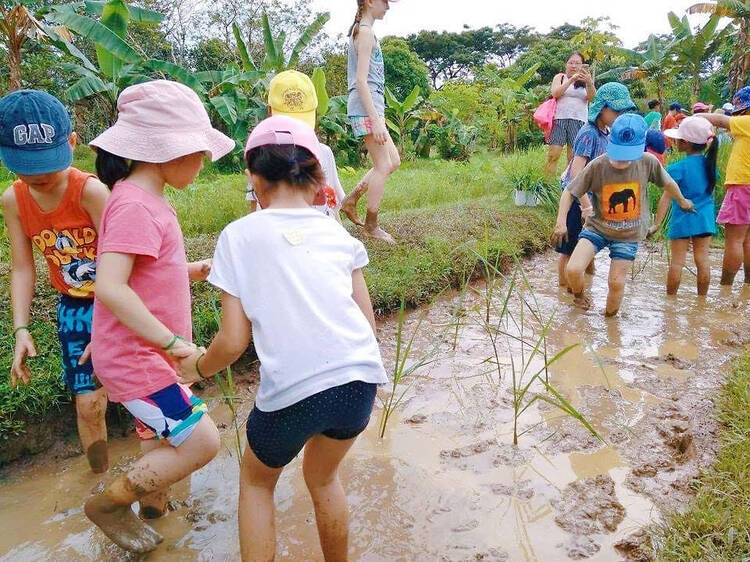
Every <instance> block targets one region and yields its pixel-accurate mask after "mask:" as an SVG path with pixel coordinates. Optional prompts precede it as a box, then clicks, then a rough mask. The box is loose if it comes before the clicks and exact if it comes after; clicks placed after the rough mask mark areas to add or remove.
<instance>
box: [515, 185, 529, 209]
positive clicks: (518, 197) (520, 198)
mask: <svg viewBox="0 0 750 562" xmlns="http://www.w3.org/2000/svg"><path fill="white" fill-rule="evenodd" d="M513 200H514V202H515V204H516V207H523V206H524V205H526V192H525V191H519V190H518V189H514V190H513Z"/></svg>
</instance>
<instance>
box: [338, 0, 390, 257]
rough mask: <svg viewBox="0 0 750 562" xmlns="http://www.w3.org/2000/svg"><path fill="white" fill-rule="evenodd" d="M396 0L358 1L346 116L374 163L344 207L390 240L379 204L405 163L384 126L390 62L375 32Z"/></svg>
mask: <svg viewBox="0 0 750 562" xmlns="http://www.w3.org/2000/svg"><path fill="white" fill-rule="evenodd" d="M389 1H390V2H395V1H396V0H357V15H356V16H355V18H354V23H353V24H352V27H351V28H350V29H349V54H348V57H349V58H348V61H349V63H348V69H347V77H348V82H349V101H348V103H347V110H346V111H347V114H348V115H349V119H350V120H351V122H352V128H353V130H354V135H355V136H357V137H364V139H365V147H367V152H368V154H369V155H370V158H371V159H372V163H373V167H372V168H371V169H370V170H369V171H368V172H367V173H366V174H365V176H364V177H363V178H362V180H361V181H360V182H359V184H358V185H357V187H355V188H354V189H353V190H352V192H351V193H349V195H348V196H347V197H346V199H344V202H343V203H342V204H341V211H342V212H343V213H344V214H345V215H346V216H347V217H348V218H349V220H350V221H352V222H353V223H354V224H358V225H360V226H364V230H363V232H364V235H365V236H367V237H370V238H374V239H376V240H381V241H383V242H387V243H389V244H393V243H394V242H395V241H394V239H393V237H392V236H391V235H390V234H388V233H387V232H386V231H385V230H383V229H382V228H380V227H379V226H378V208H379V207H380V200H381V199H382V198H383V192H384V191H385V182H386V180H387V179H388V177H389V176H390V175H391V174H392V173H393V172H395V171H396V170H397V169H398V167H399V166H400V165H401V159H400V157H399V155H398V149H397V148H396V145H395V144H393V140H392V139H391V136H390V135H389V134H388V129H387V127H386V124H385V66H384V64H383V52H382V51H381V50H380V42H379V41H378V39H377V38H376V37H375V35H374V34H373V31H372V26H373V24H374V23H375V20H382V19H383V18H384V17H385V13H386V12H387V11H388V4H389ZM365 192H367V217H366V219H365V222H364V223H362V221H361V220H360V219H359V217H358V216H357V201H358V200H359V198H360V197H362V195H364V193H365Z"/></svg>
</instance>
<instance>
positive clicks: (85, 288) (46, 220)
mask: <svg viewBox="0 0 750 562" xmlns="http://www.w3.org/2000/svg"><path fill="white" fill-rule="evenodd" d="M92 177H96V176H94V175H93V174H88V173H86V172H81V171H80V170H77V169H75V168H71V169H70V176H69V177H68V187H67V189H66V190H65V195H63V198H62V200H61V201H60V204H59V205H58V206H57V208H55V209H53V210H51V211H48V212H44V211H42V209H40V208H39V205H38V204H37V202H36V201H35V200H34V198H33V197H32V196H31V193H29V186H28V185H27V184H26V183H24V182H23V181H21V180H17V181H16V182H15V183H14V184H13V189H14V191H15V195H16V203H17V205H18V214H19V216H20V218H21V225H22V226H23V229H24V232H25V233H26V236H28V237H29V238H30V239H31V241H32V243H33V244H34V246H35V247H36V248H37V249H39V251H41V252H42V255H43V256H44V258H45V259H46V260H47V265H48V266H49V278H50V282H51V283H52V286H53V287H54V288H55V289H57V290H58V291H60V292H61V293H62V294H64V295H69V296H71V297H78V298H93V297H94V281H95V279H96V239H97V234H96V228H95V226H94V223H93V221H92V220H91V217H90V216H89V214H88V213H87V212H86V211H85V209H84V208H83V207H82V206H81V195H82V193H83V187H84V185H86V182H87V181H88V179H89V178H92Z"/></svg>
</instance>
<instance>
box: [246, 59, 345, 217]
mask: <svg viewBox="0 0 750 562" xmlns="http://www.w3.org/2000/svg"><path fill="white" fill-rule="evenodd" d="M268 107H269V109H270V113H271V115H286V116H287V117H292V118H294V119H299V120H300V121H302V122H303V123H307V124H308V125H310V127H312V128H313V129H315V118H316V113H317V109H318V95H317V93H316V92H315V85H314V84H313V82H312V80H310V78H309V77H308V76H307V74H303V73H302V72H298V71H296V70H285V71H284V72H280V73H279V74H277V75H276V76H274V77H273V80H271V83H270V84H269V85H268ZM320 149H321V162H320V166H321V168H323V175H324V176H325V185H323V186H322V188H321V190H320V191H319V192H318V193H317V194H316V195H315V200H314V201H313V207H314V208H315V209H317V210H318V211H320V212H321V213H323V214H324V215H326V216H327V217H331V218H335V219H336V220H337V221H339V222H341V219H340V218H339V209H340V208H341V202H342V201H343V200H344V197H345V194H344V188H343V187H341V181H340V180H339V174H338V171H337V170H336V160H335V159H334V157H333V151H332V150H331V149H330V147H329V146H328V145H326V144H323V143H322V142H321V143H320ZM247 200H248V201H250V212H253V211H255V209H256V208H257V206H258V201H257V199H256V198H255V192H254V190H252V189H251V190H250V191H249V192H248V194H247Z"/></svg>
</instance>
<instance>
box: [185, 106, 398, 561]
mask: <svg viewBox="0 0 750 562" xmlns="http://www.w3.org/2000/svg"><path fill="white" fill-rule="evenodd" d="M245 150H246V152H245V159H246V162H247V173H248V175H249V176H250V178H251V179H252V182H253V185H254V186H255V190H256V193H257V197H258V199H259V201H260V203H261V206H262V208H263V210H262V211H258V212H256V213H252V214H250V215H248V216H246V217H244V218H241V219H239V220H237V221H235V222H233V223H231V224H230V225H229V226H227V227H226V228H225V229H224V231H223V232H222V233H221V236H220V237H219V241H218V243H217V246H216V252H215V254H214V259H213V265H212V268H211V274H210V275H209V278H208V279H209V281H210V282H211V283H212V284H214V285H215V286H216V287H218V288H219V289H221V291H222V297H221V303H222V304H221V310H222V320H221V327H220V329H219V333H218V334H217V335H216V337H215V338H214V340H213V342H211V346H210V347H209V348H208V351H207V352H205V353H204V352H200V351H199V352H196V353H194V354H192V355H191V356H190V357H187V358H186V359H185V360H184V361H182V363H181V366H182V373H183V379H182V380H183V382H191V381H197V380H199V379H200V378H206V377H208V376H212V375H214V374H215V373H216V372H218V371H220V370H222V369H223V368H225V367H226V366H227V365H230V364H231V363H232V362H234V361H235V360H236V359H237V357H239V355H240V354H241V353H242V351H243V350H244V349H245V348H246V347H247V345H248V342H249V340H250V332H251V326H252V332H253V341H254V342H255V349H256V350H257V352H258V357H259V358H260V365H261V366H260V377H261V378H260V388H259V389H258V394H257V396H256V400H255V407H254V409H253V410H252V412H251V413H250V415H249V417H248V420H247V440H248V444H249V447H247V448H246V449H245V455H244V458H243V461H242V468H241V475H240V499H239V522H240V549H241V554H242V559H243V560H272V559H273V558H274V555H275V552H276V546H275V532H274V503H273V494H274V488H275V486H276V482H277V481H278V478H279V476H280V475H281V471H282V470H283V467H284V466H285V465H287V464H288V463H289V462H291V461H292V459H294V457H295V456H297V454H298V453H299V452H300V451H301V450H302V449H303V448H304V449H305V458H304V463H303V472H304V476H305V482H306V484H307V487H308V490H309V491H310V495H311V496H312V500H313V504H314V507H315V518H316V521H317V525H318V534H319V536H320V543H321V547H322V549H323V556H324V557H325V559H326V560H346V559H347V540H348V510H347V505H346V495H345V493H344V489H343V488H342V486H341V482H340V481H339V476H338V467H339V463H340V462H341V460H342V459H343V458H344V456H345V455H346V453H347V451H348V450H349V448H350V447H351V446H352V444H353V443H354V440H355V438H356V437H357V435H359V433H361V432H362V431H363V430H364V429H365V427H367V423H368V420H369V418H370V413H371V411H372V407H373V402H374V400H375V391H376V387H377V385H378V384H382V383H386V382H387V380H388V379H387V378H386V376H385V372H384V369H383V365H382V362H381V358H380V351H379V350H378V343H377V341H376V339H375V318H374V316H373V312H372V305H371V304H370V296H369V295H368V292H367V285H366V284H365V280H364V277H363V275H362V268H363V267H364V266H365V265H366V264H367V263H368V258H367V253H366V251H365V249H364V246H363V245H362V243H361V242H359V241H358V240H356V239H354V238H352V237H351V236H350V235H349V234H348V233H347V232H346V230H344V228H343V227H342V226H341V225H339V224H337V223H335V222H334V221H331V220H327V219H326V218H325V217H323V215H321V214H320V213H318V212H317V211H315V210H313V209H311V208H310V205H311V203H312V201H313V197H314V195H315V192H316V191H317V190H318V185H319V184H320V182H321V181H322V180H323V174H322V171H321V169H320V158H321V156H320V145H319V143H318V141H317V139H316V138H315V132H314V131H313V130H312V129H310V128H309V127H308V126H307V125H305V124H304V123H301V122H299V121H298V120H296V119H290V118H288V117H282V116H275V117H270V118H268V119H266V120H265V121H263V122H261V123H260V124H259V125H258V126H257V127H256V128H255V129H254V130H253V132H252V133H251V135H250V138H249V139H248V142H247V147H246V149H245ZM321 287H325V290H323V291H321V290H320V288H321ZM323 350H325V351H324V352H323ZM311 557H312V556H311Z"/></svg>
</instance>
